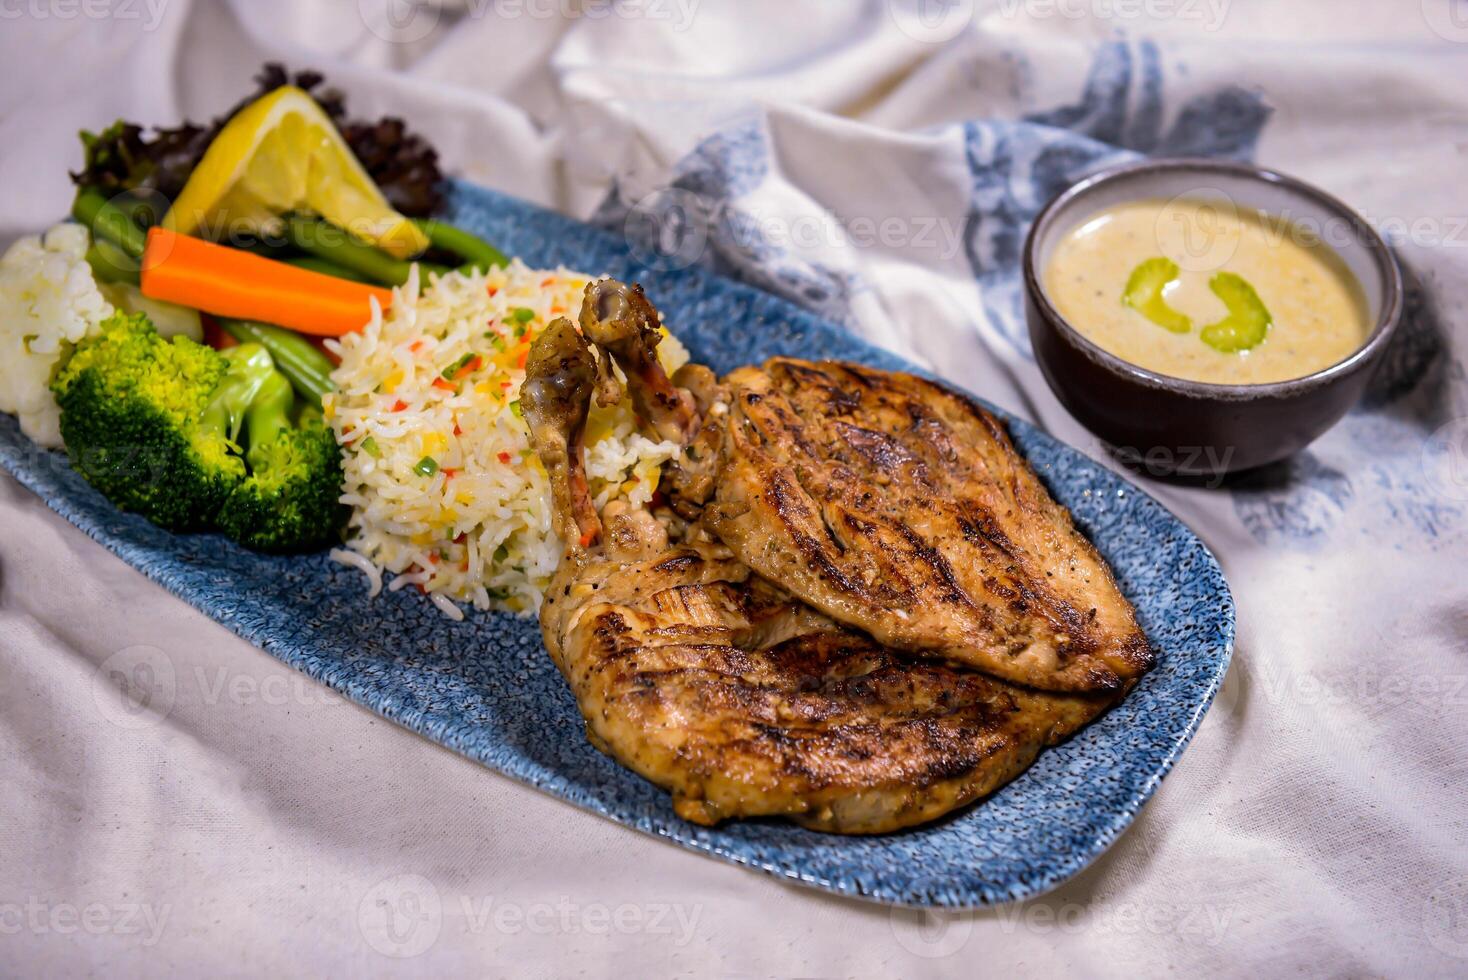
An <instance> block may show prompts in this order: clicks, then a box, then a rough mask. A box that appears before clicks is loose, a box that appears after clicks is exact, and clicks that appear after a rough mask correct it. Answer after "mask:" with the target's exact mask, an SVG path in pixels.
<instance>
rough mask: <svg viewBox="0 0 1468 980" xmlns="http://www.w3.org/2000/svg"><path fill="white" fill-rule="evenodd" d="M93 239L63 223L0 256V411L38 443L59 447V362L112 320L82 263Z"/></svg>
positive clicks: (24, 240) (73, 226) (110, 305)
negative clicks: (54, 376)
mask: <svg viewBox="0 0 1468 980" xmlns="http://www.w3.org/2000/svg"><path fill="white" fill-rule="evenodd" d="M90 242H91V239H90V238H89V236H88V234H87V230H86V229H85V228H83V227H82V226H81V225H74V224H63V225H57V226H56V227H55V228H52V229H51V230H50V231H48V232H46V234H45V237H44V238H43V237H41V236H38V235H29V236H27V237H25V238H22V239H20V240H19V241H17V242H16V243H15V244H14V245H12V246H10V248H9V250H7V251H6V253H5V255H4V257H0V412H11V413H14V414H15V415H16V416H18V417H19V419H20V428H21V431H22V432H24V433H25V434H26V435H27V436H29V437H30V438H31V439H32V440H33V441H35V442H36V443H37V444H38V445H42V446H60V445H61V429H60V420H61V414H60V411H59V410H58V409H57V407H56V399H55V397H54V396H52V394H51V390H50V388H49V385H50V383H51V373H52V371H53V370H54V368H55V367H56V362H57V361H58V360H60V359H61V357H62V355H63V354H65V353H66V351H67V350H69V349H70V346H71V345H72V344H75V343H76V342H77V341H78V340H81V339H82V338H83V337H85V336H87V335H88V334H90V333H92V332H93V331H95V330H96V329H97V325H98V324H99V323H101V322H102V321H103V320H104V319H106V318H107V317H109V316H111V315H112V304H110V303H108V302H107V300H106V299H105V298H104V297H103V296H102V293H101V291H100V290H99V289H98V288H97V283H96V280H94V279H93V278H92V270H91V267H90V266H88V265H87V261H86V254H87V246H88V245H89V244H90Z"/></svg>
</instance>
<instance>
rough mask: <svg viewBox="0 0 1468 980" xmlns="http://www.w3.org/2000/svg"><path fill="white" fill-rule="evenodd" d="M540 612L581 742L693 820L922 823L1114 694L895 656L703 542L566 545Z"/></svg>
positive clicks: (1006, 772) (1007, 774)
mask: <svg viewBox="0 0 1468 980" xmlns="http://www.w3.org/2000/svg"><path fill="white" fill-rule="evenodd" d="M616 523H617V519H609V520H608V521H607V527H608V534H609V535H610V534H612V533H614V532H613V530H612V528H613V527H614V525H615V524H616ZM627 557H629V556H625V555H624V556H623V558H624V559H625V558H627ZM541 624H542V627H543V631H544V635H545V641H546V647H547V648H548V649H549V650H550V651H551V654H552V656H553V657H554V659H555V661H556V664H557V665H558V666H559V667H560V669H561V672H562V673H563V674H564V675H565V677H566V680H567V681H568V682H569V683H570V685H571V690H572V691H573V692H574V693H575V695H576V701H577V704H578V705H580V708H581V714H582V717H583V718H584V719H585V721H586V733H587V737H588V738H589V739H590V740H591V742H592V744H593V745H595V746H597V747H598V748H599V749H601V750H602V751H604V752H606V753H607V754H608V755H611V756H612V757H614V758H616V759H617V760H619V761H620V762H621V763H622V764H623V765H625V766H627V767H628V768H630V769H632V770H633V771H634V772H637V773H639V774H641V775H642V776H643V777H645V778H647V779H648V780H650V781H651V782H653V783H656V784H657V785H659V786H661V787H663V788H665V789H667V790H669V791H671V792H672V794H673V808H674V810H675V811H676V812H677V813H678V815H679V816H681V817H683V818H684V819H685V820H690V821H692V822H694V823H699V824H714V823H717V822H719V821H721V820H724V819H728V818H731V817H754V816H785V817H789V818H790V819H792V820H794V821H795V822H797V823H799V824H802V825H804V826H806V827H810V828H813V829H816V830H823V831H829V832H835V833H845V834H870V833H881V832H884V831H891V830H897V829H899V828H902V827H909V826H913V825H915V824H919V823H924V822H926V821H928V820H932V819H934V818H936V817H939V816H941V815H943V814H945V813H948V812H950V811H952V810H954V809H957V808H958V807H961V806H964V805H965V804H967V803H970V802H972V801H974V800H976V799H979V798H980V797H983V796H986V795H988V794H989V793H991V792H993V791H994V790H995V789H997V788H998V787H1000V786H1002V785H1004V784H1005V783H1007V782H1008V781H1009V780H1011V779H1013V778H1014V777H1015V776H1017V775H1018V774H1019V773H1021V772H1023V771H1024V769H1025V768H1026V767H1028V766H1029V764H1030V763H1031V762H1032V761H1033V760H1034V758H1035V756H1036V754H1037V753H1038V752H1039V751H1040V749H1041V748H1043V747H1044V746H1046V745H1050V744H1053V743H1055V742H1057V741H1060V740H1061V739H1064V738H1065V737H1066V736H1068V735H1070V734H1071V733H1073V732H1075V731H1076V730H1077V729H1079V728H1080V727H1082V726H1083V725H1085V724H1086V723H1087V722H1089V721H1090V720H1091V719H1092V718H1094V717H1096V716H1097V715H1098V714H1100V713H1101V712H1102V711H1104V710H1105V709H1106V708H1107V707H1108V706H1109V704H1110V703H1111V701H1112V699H1111V698H1110V697H1108V696H1105V695H1101V696H1097V695H1059V694H1046V693H1042V692H1038V691H1029V690H1025V689H1023V688H1020V687H1018V686H1015V685H1012V684H1007V683H1005V682H1003V681H998V680H994V679H993V678H990V677H987V676H985V675H983V674H980V673H976V672H973V671H967V670H962V669H956V668H952V667H948V666H945V665H943V664H938V663H932V662H927V663H922V662H912V661H907V660H903V659H900V658H899V657H898V656H896V655H894V653H893V652H892V651H891V650H889V649H887V648H884V647H882V646H880V645H878V644H876V643H874V642H872V640H870V639H869V638H867V637H865V636H862V635H860V634H858V633H855V632H852V631H850V630H845V629H842V628H840V627H838V626H836V625H835V624H834V623H832V622H831V621H830V620H829V619H827V618H826V617H824V616H822V615H820V614H819V613H816V612H815V611H814V610H812V609H810V608H809V607H808V606H805V605H804V604H803V603H800V602H798V601H795V600H793V599H791V598H790V597H789V596H788V595H786V594H784V593H783V592H781V591H780V590H779V589H778V588H776V587H774V586H771V585H769V583H767V582H764V581H762V580H760V579H758V578H750V577H749V570H748V568H747V567H745V566H743V565H742V564H740V563H739V562H737V561H734V560H733V559H732V558H730V557H728V553H727V551H723V552H722V555H721V554H720V551H719V549H717V547H716V546H715V547H714V548H713V550H710V548H708V547H702V548H694V547H678V546H674V547H670V548H668V549H667V550H665V551H661V552H657V553H655V554H651V555H649V556H647V557H644V558H641V559H639V560H618V559H616V558H612V557H610V556H607V555H605V554H591V555H582V556H579V557H577V556H568V557H567V558H566V559H565V560H564V561H563V563H562V565H561V569H560V571H559V572H558V574H557V576H556V578H555V580H554V582H553V583H552V586H551V590H550V591H549V592H548V593H547V596H546V600H545V603H544V605H543V606H542V612H541Z"/></svg>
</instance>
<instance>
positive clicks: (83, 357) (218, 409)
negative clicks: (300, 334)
mask: <svg viewBox="0 0 1468 980" xmlns="http://www.w3.org/2000/svg"><path fill="white" fill-rule="evenodd" d="M52 390H53V391H54V392H55V393H56V401H57V404H58V405H59V406H60V408H61V435H62V439H63V441H65V443H66V448H67V452H68V453H69V454H70V456H71V459H72V463H73V465H74V466H75V467H76V469H77V470H78V472H80V473H81V474H82V475H83V476H84V477H86V479H87V480H88V481H89V482H90V483H91V484H92V485H93V486H95V487H96V488H97V489H98V490H100V491H101V492H102V493H103V494H104V495H105V496H106V497H107V498H108V499H109V500H111V501H112V502H113V503H115V504H117V505H118V506H119V507H121V508H123V509H124V510H132V511H137V512H138V513H140V514H142V515H143V516H145V517H147V518H148V519H149V520H151V521H153V522H154V523H155V524H158V525H160V526H162V527H165V528H167V529H169V530H172V531H203V530H214V529H220V530H223V531H225V532H226V533H228V534H229V535H230V536H231V537H233V538H235V539H236V540H238V541H240V542H241V543H242V544H245V545H246V546H248V547H252V548H260V549H267V550H271V551H287V550H297V549H302V548H307V547H310V546H312V545H316V544H321V543H324V542H325V541H326V540H328V539H329V538H330V537H331V536H332V535H333V534H334V533H335V532H336V530H337V529H338V528H339V527H340V526H341V524H342V521H343V518H344V514H343V511H342V508H341V507H340V505H339V504H338V503H337V497H338V496H339V494H340V492H341V456H340V453H339V452H338V450H337V447H336V442H335V439H334V438H333V436H332V434H331V432H330V430H329V429H327V428H326V427H325V426H324V425H323V424H322V423H321V421H320V417H319V414H318V415H316V416H315V417H314V418H313V417H303V418H301V419H300V420H298V421H294V422H293V421H292V418H291V415H292V409H293V403H294V395H293V394H292V391H291V386H290V382H289V381H288V380H286V378H285V376H284V375H283V374H281V373H280V372H279V371H277V370H276V369H275V366H274V363H273V362H272V361H271V358H270V354H269V353H268V352H267V351H266V350H265V349H264V348H262V347H260V346H259V345H258V344H242V345H240V346H238V347H233V348H230V349H229V350H227V351H224V352H223V353H220V352H218V351H215V350H213V349H211V348H209V347H205V346H203V345H202V344H197V343H195V342H193V341H191V340H188V339H187V338H184V337H175V338H173V339H172V340H164V339H163V338H161V337H159V336H158V333H157V331H156V330H155V329H154V327H153V325H152V323H151V322H149V320H148V318H147V316H145V315H143V314H137V315H132V316H129V315H125V314H120V313H119V314H117V315H114V316H112V317H110V318H109V319H107V320H106V321H104V322H103V324H102V326H101V329H100V331H99V332H98V333H97V334H96V335H94V336H92V337H89V338H87V339H85V340H83V341H81V342H80V343H78V344H77V346H76V349H75V350H74V351H73V352H72V354H71V357H70V358H69V359H68V360H67V361H66V362H65V364H63V365H62V367H61V368H60V370H58V371H57V373H56V377H55V379H54V380H53V381H52Z"/></svg>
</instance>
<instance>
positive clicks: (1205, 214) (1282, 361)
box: [1044, 198, 1369, 384]
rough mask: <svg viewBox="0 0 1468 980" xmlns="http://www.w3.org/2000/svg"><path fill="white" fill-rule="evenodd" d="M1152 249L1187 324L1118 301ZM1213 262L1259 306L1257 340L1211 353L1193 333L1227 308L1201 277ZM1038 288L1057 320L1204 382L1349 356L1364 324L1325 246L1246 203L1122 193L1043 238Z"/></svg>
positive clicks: (1288, 372)
mask: <svg viewBox="0 0 1468 980" xmlns="http://www.w3.org/2000/svg"><path fill="white" fill-rule="evenodd" d="M1158 256H1163V257H1166V258H1169V259H1171V260H1173V261H1174V262H1176V263H1177V264H1178V266H1179V274H1178V277H1177V278H1176V279H1175V280H1174V281H1173V282H1171V283H1170V284H1169V285H1168V287H1167V288H1166V289H1165V290H1164V291H1163V296H1164V298H1165V299H1166V300H1167V303H1168V305H1169V306H1171V307H1172V308H1173V309H1174V310H1176V311H1178V312H1179V313H1183V314H1185V315H1187V316H1188V317H1189V318H1190V319H1191V321H1192V329H1191V330H1189V331H1188V332H1187V333H1171V332H1169V331H1168V330H1165V329H1163V328H1162V327H1160V326H1158V325H1157V324H1156V323H1153V322H1152V321H1151V320H1149V319H1148V318H1147V317H1145V316H1143V315H1142V314H1141V313H1139V312H1137V311H1136V310H1135V309H1132V308H1131V307H1129V306H1127V305H1125V304H1124V303H1123V302H1122V293H1123V290H1124V288H1125V286H1126V283H1127V279H1128V277H1129V276H1130V275H1131V273H1132V270H1133V269H1135V268H1136V267H1137V265H1138V264H1140V263H1141V262H1144V261H1146V260H1147V259H1150V258H1156V257H1158ZM1217 272H1232V273H1235V274H1237V275H1239V276H1242V277H1243V278H1244V279H1246V280H1247V281H1248V282H1249V283H1250V285H1252V286H1253V287H1254V290H1255V291H1256V292H1257V293H1258V294H1259V298H1260V299H1261V300H1262V301H1263V302H1264V305H1265V306H1266V307H1267V308H1268V309H1269V313H1270V315H1271V317H1272V319H1273V324H1272V325H1271V327H1270V328H1269V333H1268V335H1267V336H1266V337H1265V339H1264V341H1263V342H1262V343H1260V344H1259V345H1258V346H1256V347H1253V348H1251V349H1250V350H1246V351H1238V352H1235V353H1228V354H1225V353H1220V352H1219V351H1217V350H1214V349H1213V348H1212V347H1210V346H1208V345H1207V344H1206V343H1204V342H1203V340H1202V338H1201V336H1200V334H1201V332H1202V329H1203V328H1204V327H1205V326H1207V325H1208V324H1211V323H1214V322H1216V321H1218V320H1221V319H1223V318H1224V317H1225V316H1227V314H1228V310H1227V308H1226V307H1225V306H1224V305H1223V302H1222V301H1221V300H1220V299H1219V298H1218V297H1217V296H1215V295H1214V294H1213V292H1212V290H1210V289H1209V286H1208V284H1209V280H1210V279H1211V278H1212V277H1213V275H1214V274H1215V273H1217ZM1044 289H1045V293H1046V295H1047V296H1048V297H1049V299H1050V302H1051V304H1052V305H1054V307H1055V308H1056V310H1058V311H1059V312H1060V315H1061V316H1063V317H1065V319H1066V321H1067V322H1068V323H1070V324H1071V326H1073V327H1075V328H1076V330H1078V331H1080V333H1082V334H1083V335H1085V336H1086V337H1087V338H1089V339H1090V340H1091V341H1093V342H1094V343H1096V344H1097V345H1098V346H1100V347H1101V348H1103V349H1104V350H1107V351H1109V352H1110V353H1112V354H1115V355H1116V356H1117V357H1120V358H1122V359H1123V360H1125V361H1129V362H1131V363H1132V364H1136V365H1137V366H1139V367H1142V368H1146V369H1147V370H1150V371H1154V372H1156V373H1158V374H1165V375H1169V376H1172V377H1176V378H1186V379H1189V380H1193V381H1204V382H1210V383H1213V384H1262V383H1266V382H1270V381H1284V380H1287V379H1289V378H1299V377H1303V376H1304V375H1307V374H1313V373H1314V372H1316V371H1319V370H1322V369H1324V368H1327V367H1329V366H1331V365H1332V364H1336V363H1338V362H1340V361H1342V360H1344V359H1345V358H1347V357H1349V356H1350V355H1351V354H1352V353H1353V352H1355V351H1356V350H1357V349H1359V348H1360V347H1361V345H1362V344H1363V343H1365V341H1366V336H1367V333H1368V332H1369V322H1368V311H1367V308H1366V299H1365V296H1364V294H1363V293H1362V291H1361V286H1360V284H1359V283H1358V282H1357V281H1356V278H1355V276H1353V275H1352V274H1351V272H1350V270H1349V269H1347V268H1346V266H1345V263H1344V262H1343V261H1342V260H1341V258H1340V256H1339V255H1337V254H1336V252H1335V250H1334V249H1332V248H1330V246H1328V245H1326V244H1325V243H1323V242H1321V241H1320V240H1319V239H1318V238H1316V237H1314V236H1312V235H1311V234H1309V233H1308V232H1307V231H1306V230H1305V229H1302V228H1300V227H1299V226H1298V225H1294V224H1291V223H1290V222H1288V221H1285V220H1282V219H1278V218H1274V217H1270V216H1267V215H1263V214H1260V213H1259V212H1257V211H1249V210H1245V209H1242V208H1240V209H1237V210H1235V209H1232V208H1229V207H1228V206H1227V205H1217V204H1214V203H1211V202H1205V201H1197V200H1189V199H1185V198H1184V199H1177V200H1172V201H1162V200H1146V201H1134V202H1130V203H1127V204H1122V205H1119V206H1117V207H1114V208H1111V209H1109V210H1107V211H1103V212H1101V213H1099V214H1097V215H1096V216H1094V217H1093V218H1091V219H1090V220H1088V221H1087V222H1085V223H1084V224H1082V225H1080V226H1079V227H1077V228H1075V229H1074V230H1072V231H1071V232H1070V233H1069V234H1067V235H1066V236H1065V238H1063V239H1062V240H1061V241H1060V242H1059V243H1058V244H1057V245H1056V247H1055V250H1054V252H1053V253H1052V255H1051V257H1050V261H1049V265H1048V266H1047V267H1046V269H1045V272H1044Z"/></svg>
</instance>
